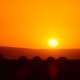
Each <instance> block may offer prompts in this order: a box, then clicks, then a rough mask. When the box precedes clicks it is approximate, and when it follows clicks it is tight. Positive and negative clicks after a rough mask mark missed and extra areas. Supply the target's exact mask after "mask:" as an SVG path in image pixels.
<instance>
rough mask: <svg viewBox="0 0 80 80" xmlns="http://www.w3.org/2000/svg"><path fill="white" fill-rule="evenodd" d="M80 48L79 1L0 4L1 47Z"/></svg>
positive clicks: (7, 0)
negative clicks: (51, 42)
mask: <svg viewBox="0 0 80 80" xmlns="http://www.w3.org/2000/svg"><path fill="white" fill-rule="evenodd" d="M52 38H55V39H57V40H58V43H59V44H58V46H57V47H56V48H61V49H62V48H80V1H79V0H2V1H0V46H12V47H26V48H48V49H49V48H50V47H49V45H48V41H49V40H50V39H52Z"/></svg>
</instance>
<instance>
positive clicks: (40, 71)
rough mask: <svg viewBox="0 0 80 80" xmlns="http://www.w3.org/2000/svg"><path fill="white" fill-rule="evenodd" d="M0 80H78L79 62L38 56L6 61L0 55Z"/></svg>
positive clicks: (79, 73) (79, 76) (79, 72)
mask: <svg viewBox="0 0 80 80" xmlns="http://www.w3.org/2000/svg"><path fill="white" fill-rule="evenodd" d="M0 80H80V61H79V60H68V59H66V58H65V57H61V58H58V59H56V60H55V59H54V58H52V57H48V58H47V59H46V60H41V59H40V57H38V56H35V57H34V58H33V59H27V58H26V57H25V56H21V57H20V58H19V59H18V60H8V59H6V58H3V56H2V55H0Z"/></svg>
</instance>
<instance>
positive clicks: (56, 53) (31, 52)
mask: <svg viewBox="0 0 80 80" xmlns="http://www.w3.org/2000/svg"><path fill="white" fill-rule="evenodd" d="M0 53H2V54H3V55H4V56H5V57H7V58H8V59H17V58H19V57H20V56H26V57H27V58H28V59H31V58H33V57H34V56H40V57H41V58H42V59H46V58H47V57H49V56H53V57H54V58H58V57H67V58H69V59H80V49H28V48H15V47H0Z"/></svg>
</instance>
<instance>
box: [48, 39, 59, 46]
mask: <svg viewBox="0 0 80 80" xmlns="http://www.w3.org/2000/svg"><path fill="white" fill-rule="evenodd" d="M57 44H58V42H57V40H55V39H52V40H50V41H49V45H50V46H51V47H56V46H57Z"/></svg>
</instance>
